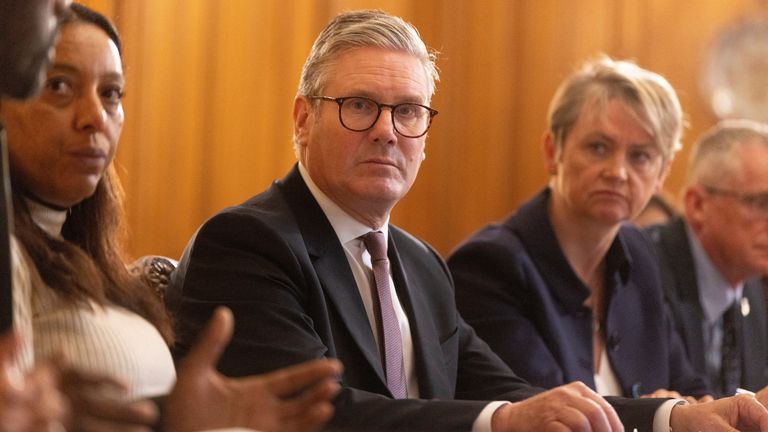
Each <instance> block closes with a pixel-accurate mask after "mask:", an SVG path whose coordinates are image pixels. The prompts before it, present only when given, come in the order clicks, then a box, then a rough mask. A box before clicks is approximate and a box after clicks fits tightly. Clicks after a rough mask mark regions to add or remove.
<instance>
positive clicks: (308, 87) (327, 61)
mask: <svg viewBox="0 0 768 432" xmlns="http://www.w3.org/2000/svg"><path fill="white" fill-rule="evenodd" d="M363 47H377V48H387V49H392V50H398V51H404V52H406V53H408V54H410V55H412V56H414V57H416V58H417V59H419V60H420V61H421V64H422V65H423V66H424V72H425V74H426V76H427V85H428V95H429V97H430V98H431V97H432V95H433V94H434V93H435V88H436V83H437V81H439V79H440V75H439V73H438V70H437V66H436V65H435V61H436V59H437V52H436V51H434V50H429V49H427V46H426V45H425V44H424V41H422V40H421V36H419V32H418V30H416V28H415V27H414V26H413V25H411V24H409V23H407V22H405V21H404V20H403V19H402V18H400V17H397V16H394V15H390V14H388V13H386V12H383V11H380V10H359V11H351V12H345V13H342V14H339V15H337V16H336V17H335V18H333V19H332V20H331V21H330V22H329V23H328V25H326V26H325V28H324V29H323V31H322V32H320V34H319V35H318V36H317V39H315V43H314V44H313V45H312V49H311V50H310V52H309V56H308V57H307V60H306V61H305V62H304V67H303V68H302V70H301V79H300V80H299V89H298V95H299V96H313V95H320V94H322V92H323V90H324V89H325V86H326V84H327V83H328V80H329V74H330V69H331V66H332V65H333V63H334V62H335V60H336V59H337V58H338V56H339V55H340V54H342V53H343V52H345V51H347V50H350V49H354V48H363ZM315 106H316V105H315ZM293 141H294V148H295V149H296V151H297V154H298V143H297V142H296V137H294V139H293Z"/></svg>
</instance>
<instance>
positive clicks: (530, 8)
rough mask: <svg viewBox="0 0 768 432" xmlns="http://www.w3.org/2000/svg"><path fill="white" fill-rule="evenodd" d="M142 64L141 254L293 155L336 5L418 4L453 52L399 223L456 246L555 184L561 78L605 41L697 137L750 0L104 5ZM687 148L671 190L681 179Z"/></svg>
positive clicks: (131, 70)
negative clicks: (297, 105) (298, 101)
mask: <svg viewBox="0 0 768 432" xmlns="http://www.w3.org/2000/svg"><path fill="white" fill-rule="evenodd" d="M90 4H93V5H94V6H96V7H97V8H98V7H103V8H104V9H103V10H107V11H108V13H110V14H112V16H114V17H115V19H116V22H117V24H118V26H119V27H120V30H121V32H122V34H123V37H124V39H125V62H126V64H127V65H128V80H129V84H128V96H127V98H126V101H125V106H126V116H127V120H126V128H125V133H124V136H123V139H122V141H121V147H120V151H119V155H118V159H119V162H120V164H121V165H122V166H123V167H124V177H123V178H124V180H125V184H126V189H127V192H128V202H129V221H130V223H131V226H132V228H133V233H134V237H133V243H132V250H133V252H134V253H136V254H144V253H163V254H167V255H171V256H178V255H179V254H180V253H181V250H182V248H183V247H184V245H185V244H186V241H187V239H188V238H189V236H191V235H192V233H193V232H194V230H195V229H196V228H197V226H198V225H199V224H200V223H202V222H203V220H204V219H205V218H206V217H208V216H210V215H211V214H213V213H214V212H215V211H217V210H219V209H220V208H222V207H224V206H227V205H231V204H235V203H237V202H239V201H242V200H243V199H245V198H247V197H249V196H251V195H252V194H254V193H256V192H259V191H260V190H262V189H264V188H265V187H267V186H268V184H269V183H270V182H271V181H272V180H273V179H274V178H277V177H280V176H282V175H283V174H284V173H285V171H286V170H287V169H288V167H290V165H291V164H292V163H293V161H294V156H293V152H292V149H291V131H292V122H291V108H292V100H293V96H294V94H295V91H296V85H297V81H298V76H299V72H300V68H301V65H302V63H303V60H304V58H305V57H306V54H307V52H308V51H309V48H310V45H311V43H312V41H313V39H314V37H315V36H316V34H317V33H318V32H319V30H320V29H321V28H322V27H323V25H324V24H325V23H326V22H327V20H328V19H329V18H330V17H332V16H333V15H335V14H336V13H338V12H340V11H343V10H348V9H354V8H369V7H378V8H383V9H385V10H388V11H390V12H392V13H395V14H399V15H402V16H403V17H404V18H405V19H407V20H409V21H411V22H413V23H414V24H415V25H416V26H417V27H418V28H419V30H420V32H421V34H422V36H423V38H424V39H425V40H426V41H427V43H428V45H430V46H431V47H434V48H436V49H438V50H439V51H441V57H440V61H439V66H440V68H441V74H442V82H441V83H440V84H439V86H438V93H437V95H436V96H435V98H434V100H433V102H432V104H433V106H435V108H437V109H438V110H440V115H439V116H438V117H437V119H436V120H435V123H434V126H433V129H432V130H431V131H430V135H429V138H428V140H427V159H426V161H425V162H424V165H423V167H422V172H421V173H420V177H419V179H418V180H417V182H416V185H415V186H414V188H413V190H412V191H411V193H410V194H409V196H408V197H406V199H405V200H404V201H403V202H402V203H401V204H400V205H399V206H398V207H397V208H396V210H395V213H394V215H393V220H394V221H395V222H396V223H397V224H399V225H401V226H403V227H405V228H406V229H408V230H410V231H412V232H413V233H415V234H416V235H418V236H421V237H422V238H424V239H426V240H427V241H429V242H430V243H432V244H434V245H435V246H436V247H437V248H438V250H439V251H441V252H442V253H447V252H448V251H450V249H451V248H453V247H454V246H455V245H456V244H457V243H458V242H459V241H460V240H461V239H462V238H464V237H466V236H467V235H468V234H470V233H471V232H472V231H474V230H476V229H477V228H479V227H480V226H482V225H484V224H486V223H488V222H490V221H493V220H497V219H499V218H501V217H503V216H504V215H505V214H507V213H508V212H509V211H511V210H512V209H513V208H514V207H515V206H516V205H518V204H519V203H520V202H522V201H523V200H525V199H527V198H528V197H529V196H530V195H531V194H533V193H534V192H535V191H537V190H538V189H539V188H541V187H542V186H543V185H544V183H545V182H546V174H545V171H544V166H543V163H542V157H541V151H540V141H541V136H542V133H543V132H544V129H545V127H546V119H545V116H546V111H547V106H548V103H549V99H550V98H551V96H552V94H553V92H554V90H555V87H556V86H557V84H558V83H559V82H560V80H561V79H562V78H563V77H564V76H566V75H567V74H568V73H569V72H570V71H571V70H572V68H573V67H574V66H576V65H578V64H579V63H580V62H581V61H583V60H584V59H585V58H588V57H592V56H594V55H596V54H598V53H607V54H609V55H613V56H618V57H622V58H626V57H629V58H634V59H636V60H637V61H638V62H639V63H640V65H641V66H644V67H646V68H649V69H652V70H656V71H658V72H660V73H662V74H664V75H665V76H667V77H668V78H669V80H670V81H671V82H672V84H673V85H674V86H675V87H676V88H677V89H678V90H679V92H680V95H681V99H682V101H683V104H684V108H685V110H686V111H687V112H688V113H689V119H690V123H691V128H690V130H689V131H688V133H687V134H686V140H685V144H686V145H689V144H690V142H691V140H692V139H693V138H694V137H695V135H696V134H698V133H699V132H701V131H702V130H703V129H704V128H706V127H708V126H709V125H710V124H711V123H712V122H713V120H714V119H713V118H712V116H711V114H710V113H709V110H708V109H707V108H706V106H705V105H704V104H703V101H702V100H701V98H700V97H699V93H698V86H697V77H698V76H697V74H698V67H699V59H700V55H701V51H702V50H703V49H704V48H705V47H706V46H707V44H708V43H709V41H710V40H711V39H712V37H713V35H714V34H715V32H716V31H717V29H718V28H720V26H722V25H723V24H724V23H726V22H729V21H731V20H732V19H733V18H734V17H737V16H739V15H741V14H743V13H747V12H753V11H754V9H755V8H756V7H757V6H756V4H755V2H753V1H751V0H731V1H729V2H723V1H721V0H701V1H698V2H695V7H692V5H691V3H690V2H678V1H671V0H579V1H577V2H573V1H567V0H476V1H469V0H390V1H385V0H289V1H285V0H219V1H213V0H111V1H110V0H100V1H98V0H93V1H92V2H90ZM685 154H686V153H683V154H681V155H680V157H679V158H678V160H677V161H676V164H675V166H674V168H673V172H672V175H671V177H670V179H669V182H668V188H669V189H670V190H675V189H677V188H678V187H679V185H680V183H681V182H682V173H683V167H684V162H685V160H684V158H685Z"/></svg>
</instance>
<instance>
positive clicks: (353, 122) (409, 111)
mask: <svg viewBox="0 0 768 432" xmlns="http://www.w3.org/2000/svg"><path fill="white" fill-rule="evenodd" d="M307 97H308V98H309V99H313V100H314V99H319V100H324V101H328V102H336V103H337V104H338V105H339V121H340V122H341V125H342V126H344V127H345V128H347V129H349V130H351V131H354V132H363V131H367V130H368V129H370V128H372V127H373V125H375V124H376V122H377V121H378V120H379V116H381V110H382V108H389V110H390V112H391V113H392V124H393V125H394V127H395V131H396V132H397V133H399V134H400V135H402V136H404V137H406V138H418V137H420V136H422V135H424V134H425V133H427V131H428V130H429V126H430V125H431V124H432V118H433V117H434V116H436V115H437V110H434V109H432V108H430V107H428V106H425V105H419V104H415V103H401V104H396V105H387V104H382V103H378V102H376V101H375V100H373V99H369V98H366V97H359V96H352V97H340V98H336V97H330V96H307Z"/></svg>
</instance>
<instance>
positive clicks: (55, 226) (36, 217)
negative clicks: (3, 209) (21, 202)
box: [25, 199, 67, 238]
mask: <svg viewBox="0 0 768 432" xmlns="http://www.w3.org/2000/svg"><path fill="white" fill-rule="evenodd" d="M25 201H26V203H27V207H29V213H30V215H31V216H32V220H33V221H34V222H35V225H37V226H39V227H40V228H42V229H43V231H45V232H46V233H48V235H50V236H51V237H55V238H60V237H61V229H62V227H64V222H66V221H67V211H66V210H58V209H53V208H51V207H48V206H45V205H43V204H40V203H38V202H37V201H33V200H31V199H26V200H25Z"/></svg>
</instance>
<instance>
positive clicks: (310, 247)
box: [281, 166, 386, 387]
mask: <svg viewBox="0 0 768 432" xmlns="http://www.w3.org/2000/svg"><path fill="white" fill-rule="evenodd" d="M281 187H282V189H283V192H284V196H285V199H286V201H288V203H289V205H290V206H291V208H292V211H293V214H294V215H295V216H296V221H297V223H298V226H299V229H300V231H301V235H302V237H303V238H304V243H305V245H306V247H307V252H308V253H309V256H310V258H311V259H312V263H313V266H314V268H315V271H316V272H317V277H318V279H319V281H320V284H321V286H322V288H323V291H324V292H325V293H326V295H327V296H328V298H329V299H330V302H331V304H333V305H334V307H335V308H336V311H337V313H336V314H335V316H336V317H338V319H339V320H340V321H341V322H342V323H343V324H344V327H346V329H347V331H348V332H349V333H350V335H351V336H352V339H353V340H354V341H355V343H356V344H357V346H358V348H359V349H360V351H361V352H362V353H363V355H364V357H365V358H366V360H368V362H369V363H370V366H371V368H372V369H373V370H374V371H376V374H377V375H378V376H379V378H380V379H381V381H382V383H383V384H384V387H386V380H385V378H384V370H383V367H382V364H381V358H380V357H379V350H378V348H377V346H376V340H375V339H374V338H373V332H372V330H371V325H370V323H369V322H368V316H367V315H366V313H365V306H364V305H363V301H362V299H361V298H360V293H359V291H358V289H357V283H356V282H355V277H354V276H353V275H352V270H351V269H350V268H349V262H348V261H347V256H346V255H345V253H344V249H343V247H342V245H341V244H340V243H339V240H338V237H337V236H336V233H335V231H334V230H333V227H332V226H331V223H330V222H329V221H328V218H327V217H326V216H325V214H324V213H323V211H322V209H321V208H320V206H319V205H318V204H317V201H316V200H315V198H314V197H313V196H312V193H311V192H310V191H309V188H307V185H306V183H304V180H303V179H302V178H301V175H300V174H299V172H298V168H297V167H296V166H294V168H293V169H292V170H291V172H290V173H289V174H288V175H287V176H286V177H285V179H284V180H283V182H282V185H281Z"/></svg>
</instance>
